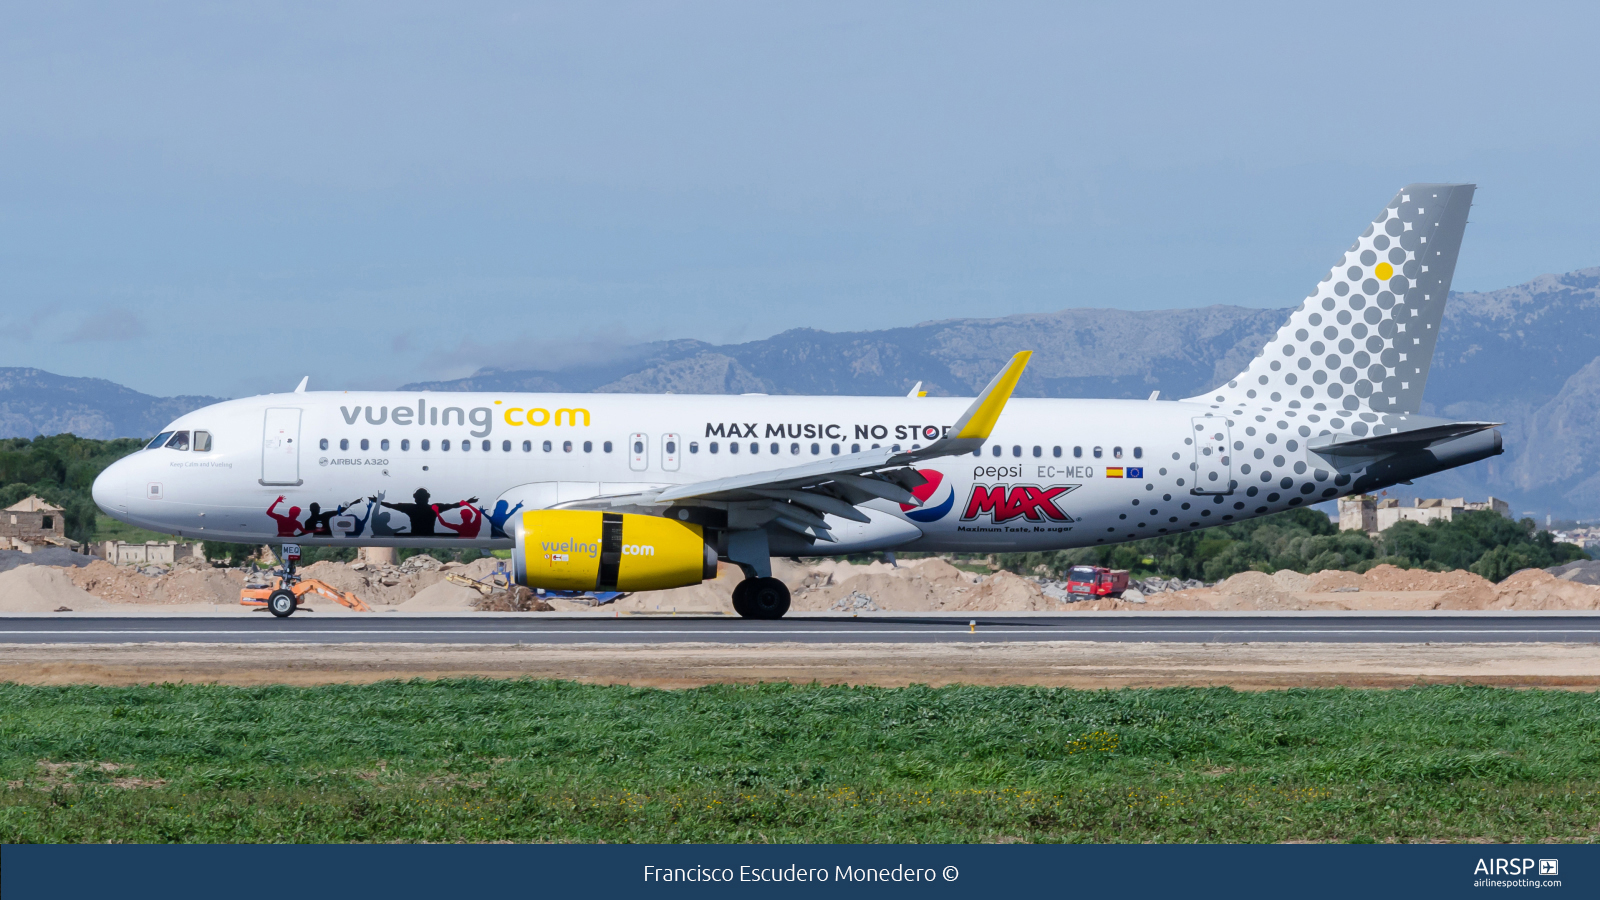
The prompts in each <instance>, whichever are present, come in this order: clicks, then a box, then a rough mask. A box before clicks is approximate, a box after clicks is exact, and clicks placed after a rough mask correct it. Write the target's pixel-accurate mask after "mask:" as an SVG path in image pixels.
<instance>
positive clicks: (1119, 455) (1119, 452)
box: [1111, 447, 1122, 459]
mask: <svg viewBox="0 0 1600 900" xmlns="http://www.w3.org/2000/svg"><path fill="white" fill-rule="evenodd" d="M1111 455H1112V456H1114V457H1116V458H1117V459H1121V458H1122V448H1121V447H1112V448H1111Z"/></svg>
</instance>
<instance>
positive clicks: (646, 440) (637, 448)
mask: <svg viewBox="0 0 1600 900" xmlns="http://www.w3.org/2000/svg"><path fill="white" fill-rule="evenodd" d="M649 467H650V435H648V434H630V435H628V468H630V469H632V470H634V471H635V472H643V471H644V470H645V469H648V468H649Z"/></svg>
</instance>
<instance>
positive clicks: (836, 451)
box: [828, 444, 839, 456]
mask: <svg viewBox="0 0 1600 900" xmlns="http://www.w3.org/2000/svg"><path fill="white" fill-rule="evenodd" d="M828 449H829V450H831V451H832V452H833V455H834V456H838V455H839V445H838V444H832V445H830V446H829V447H828Z"/></svg>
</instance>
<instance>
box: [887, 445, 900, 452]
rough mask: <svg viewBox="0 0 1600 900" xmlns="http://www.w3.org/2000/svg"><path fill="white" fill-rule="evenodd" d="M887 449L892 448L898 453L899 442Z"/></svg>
mask: <svg viewBox="0 0 1600 900" xmlns="http://www.w3.org/2000/svg"><path fill="white" fill-rule="evenodd" d="M889 449H890V450H893V451H894V452H896V453H899V452H900V445H899V444H895V445H894V446H893V447H890V448H889Z"/></svg>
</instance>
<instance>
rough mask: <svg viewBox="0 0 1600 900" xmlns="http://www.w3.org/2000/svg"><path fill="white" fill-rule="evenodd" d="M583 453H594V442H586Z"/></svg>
mask: <svg viewBox="0 0 1600 900" xmlns="http://www.w3.org/2000/svg"><path fill="white" fill-rule="evenodd" d="M583 452H585V453H593V452H594V441H584V442H583Z"/></svg>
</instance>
